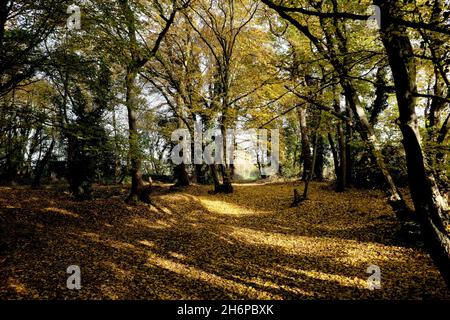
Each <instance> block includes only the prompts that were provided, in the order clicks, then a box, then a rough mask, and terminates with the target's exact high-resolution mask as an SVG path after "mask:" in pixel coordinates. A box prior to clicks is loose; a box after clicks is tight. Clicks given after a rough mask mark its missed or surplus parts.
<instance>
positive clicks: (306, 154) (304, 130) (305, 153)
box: [297, 106, 312, 181]
mask: <svg viewBox="0 0 450 320" xmlns="http://www.w3.org/2000/svg"><path fill="white" fill-rule="evenodd" d="M297 116H298V122H299V124H300V135H301V142H302V154H301V157H302V160H303V173H302V180H303V181H306V180H307V179H308V177H309V174H310V172H311V171H312V153H311V142H310V140H309V132H308V125H307V121H306V108H305V107H303V106H302V107H298V108H297Z"/></svg>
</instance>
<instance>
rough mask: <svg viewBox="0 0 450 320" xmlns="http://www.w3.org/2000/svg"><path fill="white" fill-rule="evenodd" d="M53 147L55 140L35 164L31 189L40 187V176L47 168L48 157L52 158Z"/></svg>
mask: <svg viewBox="0 0 450 320" xmlns="http://www.w3.org/2000/svg"><path fill="white" fill-rule="evenodd" d="M54 147H55V140H52V142H51V144H50V147H49V148H48V150H47V152H46V153H45V155H44V157H43V158H42V160H40V161H39V162H38V163H37V165H36V169H35V171H34V179H33V183H32V187H33V188H37V187H39V186H40V185H41V178H42V174H43V173H44V169H45V167H46V166H47V163H48V161H49V160H50V157H51V156H52V153H53V148H54Z"/></svg>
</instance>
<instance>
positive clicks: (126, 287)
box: [0, 184, 450, 299]
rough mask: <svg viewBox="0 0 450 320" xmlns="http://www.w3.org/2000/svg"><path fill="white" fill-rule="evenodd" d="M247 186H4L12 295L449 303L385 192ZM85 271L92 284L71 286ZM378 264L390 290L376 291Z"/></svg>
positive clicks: (7, 295)
mask: <svg viewBox="0 0 450 320" xmlns="http://www.w3.org/2000/svg"><path fill="white" fill-rule="evenodd" d="M292 188H293V185H292V184H273V185H271V184H267V185H263V184H245V185H237V186H236V192H235V193H234V194H232V195H209V194H208V190H209V187H205V186H193V187H189V188H187V189H185V190H183V191H180V192H176V193H170V192H168V188H167V187H160V188H158V189H157V190H156V192H155V194H154V195H153V201H154V204H153V205H151V206H150V205H139V206H137V207H131V206H127V205H126V204H125V203H123V198H124V197H125V195H126V191H127V190H126V189H125V188H121V187H97V188H96V198H95V200H92V201H86V202H77V201H73V200H71V199H70V197H69V195H67V194H64V193H63V192H61V191H60V190H55V189H51V188H50V189H41V190H31V189H28V188H1V189H0V208H1V209H0V298H2V299H21V298H27V299H29V298H32V299H54V298H58V299H360V298H363V299H428V298H433V299H436V298H445V299H448V298H449V297H450V296H449V292H448V290H447V289H446V287H445V283H444V282H443V280H442V278H441V276H440V274H439V272H438V271H437V269H436V267H435V266H434V265H433V263H432V260H431V259H430V257H429V256H428V254H427V253H426V252H425V251H424V250H423V249H421V248H416V247H413V246H411V245H407V244H405V243H404V242H403V241H402V240H401V239H399V237H398V236H397V232H398V224H397V222H396V220H395V217H394V214H393V213H392V211H391V210H390V209H389V207H388V206H387V205H386V203H385V201H384V199H383V197H382V195H381V194H380V193H379V192H375V191H358V190H351V191H350V192H348V193H339V194H338V193H334V192H333V191H330V190H328V189H327V188H325V185H324V184H313V186H312V189H311V196H310V200H308V201H307V202H305V203H304V204H302V205H301V206H300V207H298V208H289V204H290V202H291V194H292ZM69 265H79V266H80V267H81V272H82V274H81V277H82V289H81V290H79V291H76V290H75V291H71V290H68V289H67V288H66V279H67V277H68V274H66V269H67V267H68V266H69ZM369 265H377V266H379V267H380V269H381V274H382V288H381V290H374V291H371V290H369V289H368V288H367V278H368V276H369V274H367V273H366V270H367V268H368V266H369Z"/></svg>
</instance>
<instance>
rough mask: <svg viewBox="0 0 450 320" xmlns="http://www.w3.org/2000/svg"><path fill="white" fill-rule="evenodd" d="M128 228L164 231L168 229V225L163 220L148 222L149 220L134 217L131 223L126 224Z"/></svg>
mask: <svg viewBox="0 0 450 320" xmlns="http://www.w3.org/2000/svg"><path fill="white" fill-rule="evenodd" d="M128 225H129V226H132V227H145V228H149V229H166V228H170V224H169V223H168V221H167V220H163V219H157V220H150V219H149V218H145V217H135V218H132V220H131V223H128Z"/></svg>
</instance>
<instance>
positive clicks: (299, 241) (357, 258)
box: [230, 227, 410, 264]
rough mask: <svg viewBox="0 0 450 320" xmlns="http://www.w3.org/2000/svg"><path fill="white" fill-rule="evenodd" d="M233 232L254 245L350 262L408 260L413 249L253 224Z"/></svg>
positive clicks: (235, 229)
mask: <svg viewBox="0 0 450 320" xmlns="http://www.w3.org/2000/svg"><path fill="white" fill-rule="evenodd" d="M230 236H232V237H235V238H236V239H239V240H241V241H245V242H247V243H251V244H254V245H267V246H271V247H275V248H278V249H279V250H283V251H284V252H285V253H287V254H294V255H308V254H309V255H311V254H313V255H317V256H320V257H326V258H329V259H334V260H336V261H339V262H343V263H348V264H363V263H365V264H367V263H380V262H383V261H391V262H405V260H406V257H407V256H408V254H409V253H410V250H408V249H406V248H401V247H393V246H384V245H382V244H379V243H366V242H364V243H360V242H358V241H355V240H344V239H336V238H327V237H311V236H295V235H285V234H281V233H270V232H263V231H259V230H255V229H249V228H238V227H232V228H230Z"/></svg>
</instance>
